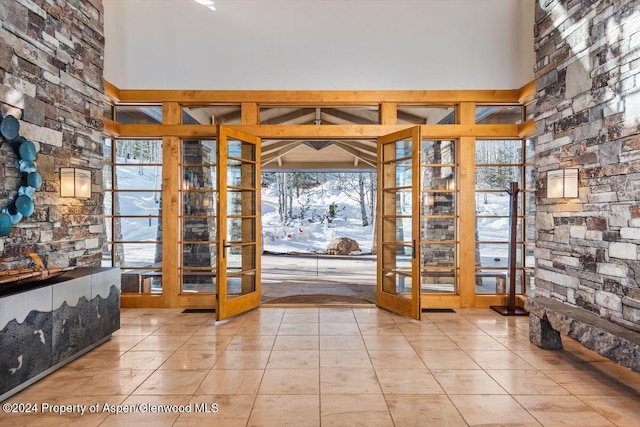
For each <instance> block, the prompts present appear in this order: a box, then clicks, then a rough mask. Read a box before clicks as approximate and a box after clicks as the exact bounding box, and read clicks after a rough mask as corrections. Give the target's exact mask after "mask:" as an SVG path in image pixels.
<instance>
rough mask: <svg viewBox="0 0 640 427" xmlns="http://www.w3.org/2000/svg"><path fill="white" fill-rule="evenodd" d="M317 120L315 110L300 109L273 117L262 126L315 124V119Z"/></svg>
mask: <svg viewBox="0 0 640 427" xmlns="http://www.w3.org/2000/svg"><path fill="white" fill-rule="evenodd" d="M314 118H315V111H314V110H313V108H300V109H297V110H295V111H290V112H288V113H285V114H281V115H279V116H276V117H272V118H270V119H267V120H265V121H264V122H263V123H262V124H264V125H267V124H274V125H283V124H299V122H300V121H302V122H307V121H308V122H310V123H313V119H314Z"/></svg>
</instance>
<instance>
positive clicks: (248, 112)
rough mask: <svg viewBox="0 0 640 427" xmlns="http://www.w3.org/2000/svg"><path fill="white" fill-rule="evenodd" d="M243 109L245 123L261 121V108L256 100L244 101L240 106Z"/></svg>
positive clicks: (251, 123) (243, 122)
mask: <svg viewBox="0 0 640 427" xmlns="http://www.w3.org/2000/svg"><path fill="white" fill-rule="evenodd" d="M240 108H241V110H242V113H241V114H242V124H243V125H257V124H259V123H260V108H259V107H258V104H257V103H255V102H244V103H242V105H241V106H240Z"/></svg>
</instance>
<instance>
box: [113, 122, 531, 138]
mask: <svg viewBox="0 0 640 427" xmlns="http://www.w3.org/2000/svg"><path fill="white" fill-rule="evenodd" d="M227 126H228V127H230V128H231V129H236V130H239V131H242V132H246V133H249V134H252V135H256V136H259V137H260V138H268V139H286V138H309V139H320V138H334V139H351V138H359V139H374V138H377V137H379V136H383V135H387V134H389V133H394V132H399V131H401V130H404V129H409V128H411V127H414V126H415V125H227ZM518 126H519V125H475V124H472V125H462V124H460V125H420V131H421V133H422V137H423V138H442V139H454V138H458V137H460V136H477V137H479V138H519V128H518ZM118 131H119V132H118V134H117V135H118V136H121V137H145V138H147V137H151V138H158V137H162V136H177V137H180V138H211V137H214V136H215V135H216V127H215V126H212V125H146V124H145V125H143V124H120V125H119V126H118Z"/></svg>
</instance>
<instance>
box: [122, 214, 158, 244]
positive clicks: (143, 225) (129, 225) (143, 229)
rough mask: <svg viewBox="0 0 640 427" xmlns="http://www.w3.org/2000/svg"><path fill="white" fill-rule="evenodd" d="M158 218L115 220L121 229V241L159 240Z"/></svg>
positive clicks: (123, 218) (124, 218)
mask: <svg viewBox="0 0 640 427" xmlns="http://www.w3.org/2000/svg"><path fill="white" fill-rule="evenodd" d="M159 220H160V218H159V217H157V216H149V217H148V218H131V217H119V218H115V221H116V222H120V225H121V227H122V240H123V241H127V242H140V241H146V242H149V241H151V242H155V241H157V240H158V239H159V236H158V223H159Z"/></svg>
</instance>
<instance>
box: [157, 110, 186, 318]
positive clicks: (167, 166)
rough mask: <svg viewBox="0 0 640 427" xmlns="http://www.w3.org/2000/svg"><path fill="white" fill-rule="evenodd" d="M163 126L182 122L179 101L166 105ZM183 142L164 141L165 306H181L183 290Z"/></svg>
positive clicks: (166, 137) (163, 275)
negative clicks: (180, 227) (180, 229)
mask: <svg viewBox="0 0 640 427" xmlns="http://www.w3.org/2000/svg"><path fill="white" fill-rule="evenodd" d="M162 119H163V123H166V124H172V125H177V124H178V123H180V122H181V121H182V107H181V106H180V104H178V103H177V102H165V103H164V104H163V105H162ZM179 163H180V139H179V138H178V137H175V136H163V138H162V164H163V167H162V242H163V245H162V297H163V299H164V303H165V307H177V306H178V295H179V294H180V293H181V291H182V290H181V289H180V270H179V268H178V260H179V259H181V256H180V250H181V247H180V246H179V245H178V244H176V243H177V242H179V241H180V239H179V238H178V223H179V220H178V218H179V213H180V212H179V203H178V201H179V194H178V186H179V182H180V170H179V166H178V164H179Z"/></svg>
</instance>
